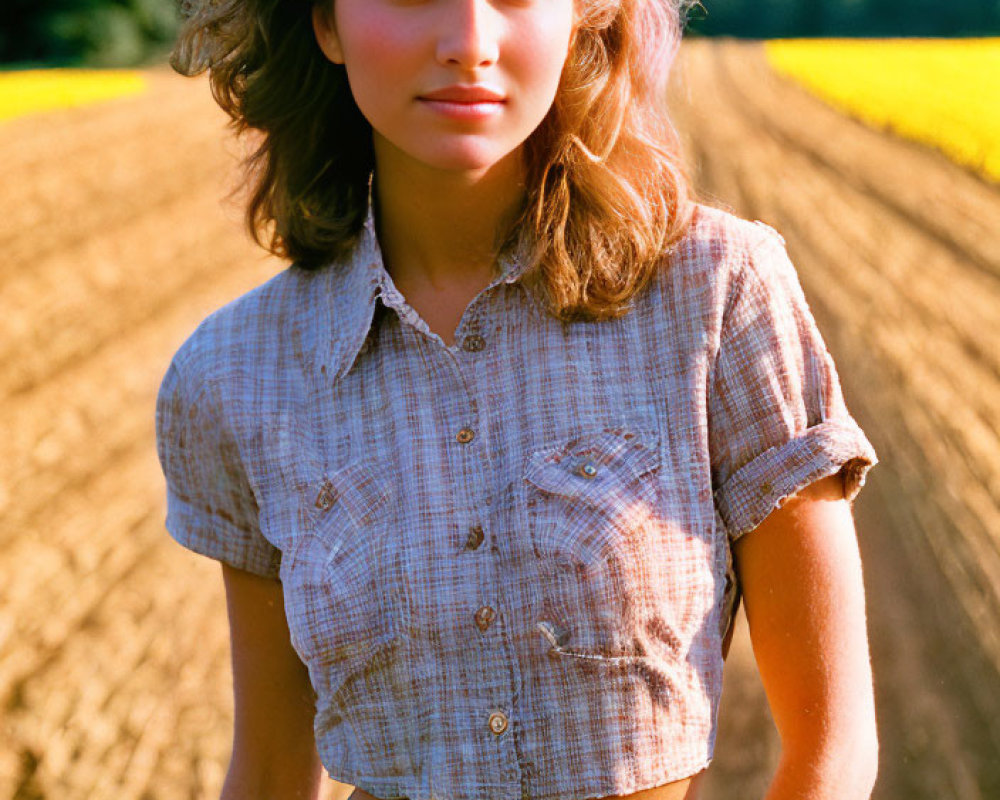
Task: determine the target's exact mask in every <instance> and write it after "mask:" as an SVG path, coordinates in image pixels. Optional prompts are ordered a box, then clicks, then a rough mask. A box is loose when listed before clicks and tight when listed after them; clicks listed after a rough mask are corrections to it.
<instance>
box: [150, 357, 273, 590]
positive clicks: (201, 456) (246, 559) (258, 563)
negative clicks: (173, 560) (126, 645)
mask: <svg viewBox="0 0 1000 800" xmlns="http://www.w3.org/2000/svg"><path fill="white" fill-rule="evenodd" d="M197 378H198V374H197V372H196V371H194V372H192V374H190V375H189V374H187V373H186V372H185V371H184V370H183V368H182V365H180V364H179V363H178V358H177V357H176V356H175V358H174V360H173V361H172V362H171V364H170V366H169V367H168V369H167V372H166V375H165V376H164V378H163V381H162V382H161V384H160V389H159V393H158V395H157V400H156V445H157V453H158V455H159V459H160V466H161V467H162V469H163V474H164V477H165V478H166V490H167V492H166V494H167V517H166V528H167V531H168V532H169V533H170V535H171V536H172V537H173V538H174V539H175V540H176V541H177V542H179V543H180V544H182V545H183V546H184V547H187V548H188V549H190V550H193V551H194V552H196V553H200V554H202V555H205V556H208V557H210V558H214V559H216V560H218V561H223V562H225V563H227V564H230V565H232V566H234V567H237V568H239V569H243V570H246V571H247V572H252V573H254V574H256V575H262V576H265V577H269V578H276V577H277V575H278V570H279V567H280V558H281V553H280V550H278V549H277V548H276V547H275V546H274V545H272V544H271V543H270V542H269V541H268V540H267V539H266V538H265V537H264V536H263V534H262V533H261V531H260V526H259V510H258V504H257V500H256V497H255V496H254V493H253V490H252V488H251V486H250V483H249V481H248V479H247V475H246V471H245V469H244V465H243V461H242V459H241V455H240V452H239V447H238V446H237V443H236V441H235V437H234V436H233V434H232V430H231V427H230V426H229V425H228V424H227V419H226V416H225V415H224V414H223V406H222V403H221V402H220V398H219V393H218V389H217V387H216V386H215V385H214V384H213V383H212V382H211V381H207V380H203V379H202V380H198V379H197Z"/></svg>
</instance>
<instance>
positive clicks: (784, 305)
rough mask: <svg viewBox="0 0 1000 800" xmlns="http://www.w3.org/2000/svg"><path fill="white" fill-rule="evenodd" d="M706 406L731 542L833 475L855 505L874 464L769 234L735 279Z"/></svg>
mask: <svg viewBox="0 0 1000 800" xmlns="http://www.w3.org/2000/svg"><path fill="white" fill-rule="evenodd" d="M708 405H709V446H710V451H711V462H712V484H713V490H714V497H715V504H716V508H717V510H718V512H719V516H720V517H721V518H722V520H723V522H724V523H725V526H726V530H727V534H728V536H729V538H730V540H735V539H737V538H739V537H740V536H742V535H743V534H744V533H747V532H748V531H751V530H753V529H754V528H756V527H757V525H759V524H760V523H761V522H762V521H763V520H764V518H765V517H767V515H768V514H770V512H771V511H772V510H773V509H775V508H777V507H780V506H781V505H783V504H784V502H785V500H786V499H787V498H788V497H790V496H791V495H793V494H795V493H796V492H798V491H799V490H800V489H802V488H804V487H805V486H807V485H809V484H810V483H812V482H814V481H816V480H819V479H820V478H824V477H826V476H828V475H833V474H837V473H840V474H841V475H842V476H843V481H844V494H845V497H846V498H847V499H848V500H849V501H851V502H853V501H854V498H855V497H856V496H857V494H858V492H859V491H860V489H861V487H862V486H863V485H864V483H865V478H866V477H867V473H868V470H869V469H870V468H871V467H872V466H874V465H875V464H877V463H878V458H877V456H876V453H875V450H874V448H873V447H872V445H871V443H870V442H869V441H868V439H867V437H866V436H865V434H864V432H863V431H862V430H861V428H860V427H859V425H858V423H857V422H856V421H855V420H854V418H853V417H852V416H851V414H850V413H849V411H848V409H847V406H846V404H845V402H844V396H843V393H842V390H841V386H840V380H839V377H838V374H837V368H836V366H835V364H834V362H833V358H832V357H831V355H830V353H829V351H828V350H827V347H826V344H825V343H824V341H823V337H822V335H821V334H820V331H819V328H818V327H817V325H816V321H815V319H814V318H813V314H812V312H811V310H810V308H809V306H808V304H807V302H806V299H805V296H804V294H803V291H802V286H801V284H800V282H799V278H798V274H797V273H796V271H795V267H794V266H793V264H792V262H791V260H790V259H789V257H788V253H787V251H786V249H785V245H784V241H783V240H782V239H781V238H780V236H779V235H778V234H777V233H776V232H774V231H773V230H770V229H768V233H767V234H766V239H765V240H764V241H762V242H760V243H759V244H758V245H757V246H756V247H754V248H753V249H751V250H750V251H749V252H748V254H747V255H746V256H745V260H744V263H743V264H742V268H741V269H740V270H739V271H738V273H737V274H736V275H734V277H733V279H732V283H731V289H730V292H729V296H728V298H727V302H726V307H725V309H724V311H723V319H722V329H721V333H720V345H719V351H718V353H717V354H716V358H715V362H714V365H713V368H712V376H711V379H710V388H709V403H708Z"/></svg>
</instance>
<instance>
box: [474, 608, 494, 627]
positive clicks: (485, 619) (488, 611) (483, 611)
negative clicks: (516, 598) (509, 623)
mask: <svg viewBox="0 0 1000 800" xmlns="http://www.w3.org/2000/svg"><path fill="white" fill-rule="evenodd" d="M496 615H497V612H496V611H494V610H493V609H492V608H490V607H489V606H483V607H482V608H480V609H479V610H478V611H477V612H476V613H475V620H476V627H478V628H479V630H481V631H485V630H486V629H487V628H488V627H490V623H491V622H493V619H494V618H495V617H496Z"/></svg>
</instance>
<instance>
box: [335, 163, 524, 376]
mask: <svg viewBox="0 0 1000 800" xmlns="http://www.w3.org/2000/svg"><path fill="white" fill-rule="evenodd" d="M527 263H528V259H526V258H522V257H518V256H517V255H514V254H511V255H503V256H501V257H500V259H499V271H498V274H497V276H496V277H494V278H493V280H492V281H491V282H490V283H489V284H488V286H487V287H486V289H484V290H483V291H487V290H489V289H492V288H493V287H494V286H497V285H498V284H500V283H514V282H515V281H517V280H518V279H519V278H520V277H521V276H522V275H523V274H524V271H525V269H526V267H527ZM336 269H338V268H337V267H336V266H334V270H336ZM340 270H341V271H340V277H339V280H337V283H339V284H340V289H339V291H337V292H336V298H335V299H334V302H335V303H336V304H337V308H335V309H334V311H333V320H332V322H333V327H334V337H333V338H334V342H335V344H334V347H335V350H338V351H339V352H338V353H337V354H336V362H337V363H339V364H341V365H342V368H341V369H340V370H338V373H339V374H343V373H345V372H347V371H348V370H349V369H350V368H351V366H353V364H354V362H355V361H356V360H357V358H358V356H359V355H361V354H363V353H364V352H367V350H368V349H369V347H370V344H371V339H370V338H369V337H370V334H372V328H373V322H374V320H375V311H376V305H377V304H378V302H379V301H381V303H382V304H383V305H384V306H385V307H387V308H391V309H393V310H395V311H396V313H397V314H398V315H399V316H400V318H401V319H404V320H405V321H407V322H410V323H411V324H412V325H414V326H415V327H417V328H418V329H421V330H424V331H426V332H428V333H429V332H430V331H429V330H428V329H427V325H426V323H425V322H424V321H423V320H422V319H420V317H419V316H418V315H417V314H416V312H415V311H414V310H413V309H412V308H411V307H410V306H409V305H408V304H407V303H406V300H405V298H404V297H403V295H402V294H401V293H400V292H399V290H398V289H397V288H396V285H395V283H393V280H392V276H391V275H389V273H388V271H387V270H386V268H385V265H384V263H383V261H382V250H381V248H380V247H379V243H378V237H377V235H376V232H375V214H374V209H373V204H372V192H371V181H369V188H368V208H367V211H366V214H365V222H364V225H363V226H362V230H361V235H360V237H359V239H358V242H357V244H356V245H355V247H354V249H353V250H352V251H351V254H350V255H349V256H348V257H347V259H346V260H345V262H344V263H342V264H341V265H340ZM339 374H338V377H339Z"/></svg>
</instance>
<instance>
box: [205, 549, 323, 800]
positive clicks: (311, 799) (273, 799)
mask: <svg viewBox="0 0 1000 800" xmlns="http://www.w3.org/2000/svg"><path fill="white" fill-rule="evenodd" d="M222 576H223V580H224V582H225V585H226V605H227V607H228V609H229V626H230V641H231V643H232V654H233V695H234V700H235V715H234V716H235V723H234V728H235V730H234V737H233V754H232V759H231V761H230V764H229V772H228V773H227V775H226V781H225V784H224V786H223V789H222V800H237V798H238V799H239V800H255V798H261V799H262V800H263V798H267V799H268V800H292V798H296V800H315V798H316V797H317V796H318V792H319V785H320V780H321V778H322V775H323V767H322V764H321V763H320V761H319V756H318V755H317V753H316V742H315V737H314V735H313V717H314V715H315V706H314V696H313V688H312V685H311V684H310V682H309V673H308V672H307V671H306V668H305V666H304V665H303V664H302V661H301V660H300V659H299V656H298V654H297V653H296V652H295V650H294V649H293V648H292V645H291V641H290V639H289V634H288V622H287V620H286V618H285V605H284V596H283V595H282V591H281V584H280V583H279V582H278V581H276V580H271V579H269V578H262V577H259V576H257V575H254V574H252V573H250V572H246V571H244V570H240V569H236V568H234V567H231V566H229V565H228V564H225V563H223V565H222Z"/></svg>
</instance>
